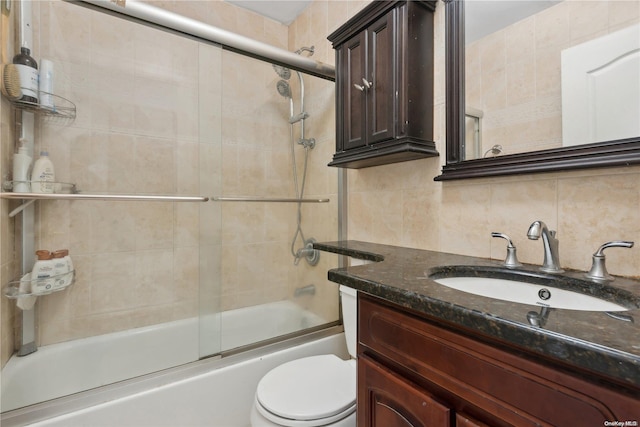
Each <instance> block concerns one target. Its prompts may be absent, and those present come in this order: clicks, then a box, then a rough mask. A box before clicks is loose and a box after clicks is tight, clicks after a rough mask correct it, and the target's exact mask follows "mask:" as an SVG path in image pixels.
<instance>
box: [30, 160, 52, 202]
mask: <svg viewBox="0 0 640 427" xmlns="http://www.w3.org/2000/svg"><path fill="white" fill-rule="evenodd" d="M55 178H56V176H55V172H54V169H53V162H52V161H51V159H50V158H49V152H48V151H46V150H42V151H40V157H39V158H38V160H36V162H35V163H34V164H33V170H32V171H31V192H32V193H53V186H54V181H55V180H56V179H55Z"/></svg>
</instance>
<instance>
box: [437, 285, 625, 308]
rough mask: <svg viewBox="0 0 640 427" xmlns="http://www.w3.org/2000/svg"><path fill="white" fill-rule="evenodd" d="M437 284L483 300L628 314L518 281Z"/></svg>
mask: <svg viewBox="0 0 640 427" xmlns="http://www.w3.org/2000/svg"><path fill="white" fill-rule="evenodd" d="M433 280H434V281H435V282H437V283H439V284H441V285H444V286H447V287H449V288H453V289H457V290H459V291H463V292H468V293H471V294H475V295H480V296H483V297H489V298H494V299H499V300H503V301H511V302H517V303H521V304H529V305H535V306H538V307H550V308H563V309H568V310H583V311H626V310H627V308H625V307H623V306H621V305H618V304H614V303H612V302H609V301H605V300H602V299H599V298H596V297H592V296H589V295H584V294H581V293H578V292H572V291H567V290H564V289H559V288H554V287H552V286H545V285H534V284H532V283H526V282H521V281H518V280H506V279H493V278H487V277H444V278H440V279H433Z"/></svg>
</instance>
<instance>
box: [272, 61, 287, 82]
mask: <svg viewBox="0 0 640 427" xmlns="http://www.w3.org/2000/svg"><path fill="white" fill-rule="evenodd" d="M272 65H273V70H274V71H275V72H276V74H277V75H278V76H280V78H281V79H284V80H289V78H290V77H291V70H290V69H288V68H285V67H283V66H282V65H276V64H272Z"/></svg>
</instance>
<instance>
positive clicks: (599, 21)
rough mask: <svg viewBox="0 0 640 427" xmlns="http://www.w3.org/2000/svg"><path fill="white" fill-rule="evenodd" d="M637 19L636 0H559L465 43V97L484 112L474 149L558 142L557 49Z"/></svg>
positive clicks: (531, 148) (536, 146) (538, 146)
mask: <svg viewBox="0 0 640 427" xmlns="http://www.w3.org/2000/svg"><path fill="white" fill-rule="evenodd" d="M638 22H640V3H638V2H637V1H608V0H596V1H573V2H562V3H559V4H557V5H555V6H553V7H550V8H549V9H546V10H544V11H542V12H540V13H538V14H536V15H534V16H531V17H529V18H526V19H524V20H522V21H519V22H517V23H515V24H513V25H510V26H508V27H506V28H504V29H502V30H500V31H497V32H495V33H493V34H491V35H489V36H486V37H484V38H482V39H480V40H477V41H475V42H473V43H471V44H470V45H468V46H467V50H466V58H467V62H466V65H467V69H466V71H467V73H466V90H467V98H466V99H467V105H468V106H471V107H474V108H476V109H480V110H482V111H483V113H484V117H483V119H482V127H483V132H482V138H483V147H482V149H481V153H484V152H485V151H486V150H488V149H489V148H490V147H491V146H493V145H494V144H500V145H502V146H503V148H504V153H505V154H511V153H517V152H526V151H534V150H544V149H548V148H556V147H560V146H561V145H562V99H561V92H560V53H561V51H562V50H564V49H567V48H569V47H571V46H575V45H578V44H581V43H584V42H586V41H588V40H591V39H594V38H596V37H600V36H602V35H605V34H608V33H611V32H615V31H618V30H620V29H621V28H625V27H628V26H630V25H633V24H636V23H638ZM516 133H517V134H518V135H519V137H518V138H517V139H516V138H513V135H514V134H516Z"/></svg>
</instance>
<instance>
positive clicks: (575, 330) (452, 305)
mask: <svg viewBox="0 0 640 427" xmlns="http://www.w3.org/2000/svg"><path fill="white" fill-rule="evenodd" d="M314 248H315V249H318V250H321V251H326V252H332V253H336V254H341V255H347V256H350V257H353V258H358V259H364V260H369V261H373V262H372V263H368V264H364V265H358V266H353V267H346V268H337V269H332V270H330V271H329V280H331V281H333V282H336V283H339V284H342V285H345V286H349V287H351V288H355V289H357V290H359V291H363V292H365V293H367V294H370V295H373V296H376V297H379V298H382V299H385V300H387V301H389V302H393V303H395V304H398V305H400V306H402V307H406V308H409V309H412V310H414V311H418V312H421V313H424V314H426V315H428V316H430V317H432V318H435V319H436V320H440V321H442V322H445V323H447V324H449V325H452V326H458V327H461V328H463V329H464V330H465V331H466V332H467V333H477V334H478V336H484V337H485V338H489V339H490V340H492V341H496V340H497V341H499V342H501V343H504V344H505V345H508V346H510V347H515V348H518V349H520V350H524V351H526V352H528V353H530V354H534V355H537V356H539V357H541V358H543V359H545V360H550V361H553V362H557V363H558V364H560V365H562V366H564V367H568V368H573V369H577V370H578V371H579V372H584V371H585V370H586V371H589V372H592V373H593V374H595V375H598V376H601V377H604V378H606V379H608V380H609V381H612V382H613V383H615V384H617V385H620V386H623V387H625V388H628V389H630V390H632V391H633V392H634V393H640V325H638V323H636V322H640V281H637V280H632V279H627V278H622V277H617V278H616V280H615V281H613V282H610V284H609V285H600V284H598V283H593V282H590V281H587V280H585V279H584V272H579V271H569V270H568V271H566V272H565V273H562V274H561V275H560V276H562V277H563V278H564V279H566V280H565V282H566V283H569V284H570V285H571V286H573V285H574V284H575V285H577V286H580V287H581V292H583V293H587V294H590V295H593V296H599V297H602V298H604V299H607V300H610V301H612V302H616V303H619V304H621V305H624V306H625V307H627V308H629V310H627V311H623V312H618V314H622V315H623V319H616V318H613V317H611V316H609V315H607V314H606V313H604V312H595V311H579V310H566V309H555V308H554V309H550V310H549V314H548V318H547V320H546V323H545V324H544V326H543V327H538V326H533V325H531V324H530V322H529V321H528V320H527V313H529V312H530V311H537V312H540V308H539V307H536V306H534V305H528V304H520V303H513V302H509V301H501V300H497V299H493V298H487V297H482V296H477V295H474V294H470V293H467V292H463V291H458V290H455V289H452V288H448V287H446V286H443V285H440V284H438V283H436V282H435V281H434V280H432V279H430V278H429V276H430V275H432V274H439V275H441V276H446V274H447V271H452V270H453V268H452V267H453V266H466V267H465V270H466V272H467V273H468V274H469V275H473V274H479V275H487V276H490V277H500V276H501V275H503V274H504V273H503V272H504V271H509V270H507V269H505V268H503V267H502V266H501V264H502V262H501V260H490V259H483V258H475V257H469V256H462V255H455V254H448V253H442V252H433V251H426V250H418V249H409V248H403V247H397V246H388V245H380V244H374V243H367V242H359V241H352V240H348V241H339V242H324V243H314ZM467 267H468V268H467ZM538 267H539V266H537V265H527V264H525V265H523V266H522V267H519V268H518V269H517V270H518V271H525V272H531V273H535V274H534V275H536V276H537V275H538V274H541V275H542V276H548V277H553V276H552V275H549V274H545V273H541V272H540V271H539V270H538ZM480 272H482V273H480ZM585 284H586V285H585ZM548 286H553V285H552V284H551V283H550V282H549V283H548ZM624 319H626V320H624ZM633 319H635V321H630V320H633Z"/></svg>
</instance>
